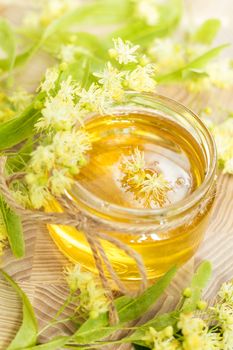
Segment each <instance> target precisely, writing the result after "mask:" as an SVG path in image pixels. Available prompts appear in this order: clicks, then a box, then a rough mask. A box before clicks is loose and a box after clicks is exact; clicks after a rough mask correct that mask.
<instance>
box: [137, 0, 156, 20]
mask: <svg viewBox="0 0 233 350" xmlns="http://www.w3.org/2000/svg"><path fill="white" fill-rule="evenodd" d="M135 2H136V15H137V17H139V18H142V19H144V20H145V22H146V23H147V24H148V25H149V26H154V25H156V24H157V23H158V21H159V17H160V16H159V12H158V9H157V6H156V5H157V4H158V2H157V0H139V1H138V0H136V1H135Z"/></svg>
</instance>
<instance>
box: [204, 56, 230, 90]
mask: <svg viewBox="0 0 233 350" xmlns="http://www.w3.org/2000/svg"><path fill="white" fill-rule="evenodd" d="M206 72H207V74H208V75H209V77H210V81H211V82H212V83H213V84H214V85H215V86H217V87H218V88H220V89H224V88H228V87H230V86H232V85H233V68H232V67H231V63H230V61H229V60H224V61H221V62H212V63H209V64H208V65H207V66H206Z"/></svg>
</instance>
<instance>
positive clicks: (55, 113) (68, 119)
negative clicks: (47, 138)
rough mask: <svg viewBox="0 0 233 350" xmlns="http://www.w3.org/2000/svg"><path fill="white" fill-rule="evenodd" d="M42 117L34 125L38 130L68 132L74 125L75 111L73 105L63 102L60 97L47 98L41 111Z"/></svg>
mask: <svg viewBox="0 0 233 350" xmlns="http://www.w3.org/2000/svg"><path fill="white" fill-rule="evenodd" d="M41 113H42V115H43V117H42V118H40V119H39V120H38V122H37V123H36V128H37V129H38V130H43V129H49V128H54V129H56V130H69V129H71V128H72V127H73V125H74V124H75V123H76V118H77V111H76V109H75V106H74V105H73V103H70V102H69V101H66V100H63V99H61V98H60V96H55V97H49V98H48V99H47V100H46V101H45V107H44V108H43V109H42V111H41Z"/></svg>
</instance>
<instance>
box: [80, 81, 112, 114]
mask: <svg viewBox="0 0 233 350" xmlns="http://www.w3.org/2000/svg"><path fill="white" fill-rule="evenodd" d="M78 96H79V97H80V100H79V104H78V105H79V109H80V110H81V111H82V110H85V111H90V112H99V113H100V114H103V113H104V112H106V111H107V110H108V108H109V106H110V102H111V101H109V96H108V95H107V93H106V92H105V91H104V90H103V89H101V88H100V87H99V86H98V85H97V84H95V83H92V84H91V86H90V87H89V89H88V90H86V89H82V90H81V91H80V92H79V93H78Z"/></svg>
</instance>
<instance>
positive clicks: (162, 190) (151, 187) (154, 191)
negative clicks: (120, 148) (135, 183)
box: [139, 173, 172, 207]
mask: <svg viewBox="0 0 233 350" xmlns="http://www.w3.org/2000/svg"><path fill="white" fill-rule="evenodd" d="M171 190H172V186H171V184H170V183H169V182H168V181H167V180H166V179H165V178H164V175H163V174H158V173H154V174H153V175H151V174H146V178H145V180H144V181H143V183H142V184H141V188H140V191H139V193H141V194H143V196H144V198H145V202H146V203H147V204H149V203H150V201H151V200H152V201H153V202H154V203H155V204H156V205H158V206H160V207H162V206H163V205H164V204H165V203H166V202H167V200H168V199H167V193H168V192H169V191H171Z"/></svg>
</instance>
